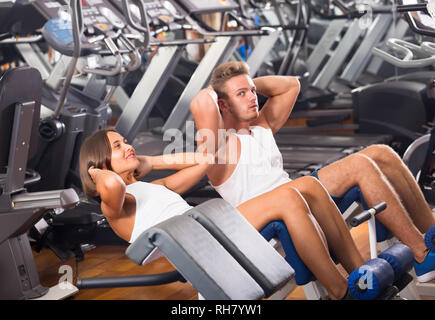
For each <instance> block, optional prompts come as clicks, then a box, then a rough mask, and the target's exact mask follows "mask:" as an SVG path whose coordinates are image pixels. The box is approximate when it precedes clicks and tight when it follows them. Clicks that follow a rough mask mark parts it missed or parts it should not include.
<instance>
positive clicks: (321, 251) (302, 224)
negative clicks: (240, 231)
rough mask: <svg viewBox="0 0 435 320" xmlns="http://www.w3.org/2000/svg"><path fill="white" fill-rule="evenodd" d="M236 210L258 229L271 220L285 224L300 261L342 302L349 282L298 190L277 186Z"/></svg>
mask: <svg viewBox="0 0 435 320" xmlns="http://www.w3.org/2000/svg"><path fill="white" fill-rule="evenodd" d="M237 209H238V210H239V211H240V212H241V213H242V215H243V216H244V217H245V218H246V219H247V220H248V221H249V223H251V224H252V225H253V226H254V227H255V228H256V229H257V230H261V229H263V228H264V227H265V226H266V225H267V224H268V223H269V222H271V221H274V220H282V221H284V223H285V225H286V227H287V229H288V232H289V233H290V235H291V237H292V241H293V243H294V245H295V248H296V251H297V252H298V254H299V256H300V258H301V259H302V261H303V262H304V263H305V264H306V266H307V267H308V268H309V269H310V271H311V272H312V273H313V274H314V275H315V277H316V278H317V279H318V280H319V281H320V283H322V285H323V286H324V287H325V289H326V290H327V291H328V293H329V296H330V297H331V298H332V299H339V298H342V297H343V296H344V295H345V293H346V290H347V281H346V279H345V278H344V277H343V275H342V274H341V273H340V271H339V270H338V268H337V266H336V265H335V263H334V262H333V261H332V259H331V257H330V255H329V252H328V248H327V244H326V241H325V239H324V235H323V232H322V230H321V228H320V226H319V225H318V224H317V222H316V220H315V219H314V217H313V216H312V215H311V212H310V209H309V208H308V206H307V203H306V202H305V200H304V199H303V198H302V196H301V194H300V193H299V192H298V191H297V190H295V189H293V188H290V187H287V186H284V187H278V188H276V189H274V190H272V191H269V192H266V193H264V194H262V195H260V196H258V197H255V198H253V199H251V200H249V201H246V202H244V203H243V204H241V205H240V206H238V207H237Z"/></svg>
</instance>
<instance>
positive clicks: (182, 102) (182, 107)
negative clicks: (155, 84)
mask: <svg viewBox="0 0 435 320" xmlns="http://www.w3.org/2000/svg"><path fill="white" fill-rule="evenodd" d="M238 42H239V38H238V37H221V38H218V39H217V41H216V42H215V43H213V45H212V46H211V47H210V49H209V50H208V51H207V53H206V55H205V56H204V58H202V60H201V62H200V64H199V66H198V67H197V68H196V70H195V72H194V73H193V74H192V77H191V78H190V81H189V82H188V83H187V85H186V88H185V89H184V91H183V93H182V94H181V97H180V99H179V100H178V102H177V104H176V105H175V107H174V109H173V110H172V112H171V114H170V115H169V118H168V120H167V121H166V122H165V124H164V125H163V127H162V132H165V131H166V130H168V129H179V130H182V131H183V126H184V125H185V123H186V120H187V119H188V117H189V114H190V110H189V108H190V102H191V101H192V99H193V98H194V97H195V95H196V94H197V93H198V91H200V90H201V89H203V88H205V87H206V86H207V84H208V82H209V80H210V77H211V73H212V71H213V70H214V68H216V67H217V66H218V65H219V64H221V63H223V62H226V61H228V60H229V59H230V57H231V55H232V54H233V52H234V51H235V49H236V47H237V44H238Z"/></svg>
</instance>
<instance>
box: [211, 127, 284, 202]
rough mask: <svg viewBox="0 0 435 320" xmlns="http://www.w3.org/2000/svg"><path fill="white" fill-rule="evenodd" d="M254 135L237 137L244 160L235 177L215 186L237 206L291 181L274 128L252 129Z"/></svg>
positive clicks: (227, 199)
mask: <svg viewBox="0 0 435 320" xmlns="http://www.w3.org/2000/svg"><path fill="white" fill-rule="evenodd" d="M250 130H251V134H250V135H249V134H236V136H237V137H238V139H239V141H240V146H241V150H240V158H239V162H238V163H237V166H236V168H235V169H234V172H233V173H232V175H231V176H230V177H229V178H228V179H227V180H226V181H225V182H224V183H222V184H220V185H218V186H213V185H212V186H213V187H214V188H215V189H216V191H217V192H218V193H219V194H220V195H221V197H222V198H223V199H224V200H226V201H227V202H228V203H230V204H231V205H233V206H234V207H237V206H239V205H240V204H242V203H243V202H246V201H248V200H249V199H252V198H254V197H256V196H258V195H260V194H263V193H265V192H267V191H270V190H272V189H275V188H276V187H278V186H280V185H282V184H284V183H287V182H289V181H291V179H290V177H289V175H288V173H287V172H285V171H284V168H283V160H282V154H281V152H280V151H279V149H278V146H277V145H276V141H275V138H274V137H273V133H272V130H271V129H265V128H263V127H261V126H253V127H250Z"/></svg>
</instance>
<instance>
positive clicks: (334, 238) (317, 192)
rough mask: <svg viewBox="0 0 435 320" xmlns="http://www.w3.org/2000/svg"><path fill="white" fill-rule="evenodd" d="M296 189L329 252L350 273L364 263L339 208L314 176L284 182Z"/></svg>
mask: <svg viewBox="0 0 435 320" xmlns="http://www.w3.org/2000/svg"><path fill="white" fill-rule="evenodd" d="M286 185H287V186H290V187H293V188H295V189H296V190H298V191H299V192H300V193H301V194H302V196H303V197H304V199H305V200H306V201H307V203H308V206H309V208H310V210H311V213H312V214H313V216H314V217H315V218H316V220H317V222H318V223H319V225H320V227H321V228H322V230H323V232H324V233H325V236H326V240H327V242H328V244H329V247H330V250H331V252H332V253H333V254H334V255H335V257H336V258H337V259H338V260H339V262H340V263H341V265H342V266H343V267H344V269H345V270H346V271H347V272H348V273H351V272H352V271H353V270H355V269H356V268H358V267H359V266H360V265H361V264H363V263H364V260H363V258H362V256H361V254H360V252H359V251H358V249H357V247H356V245H355V242H354V241H353V239H352V236H351V234H350V232H349V228H348V227H347V225H346V222H345V221H344V219H343V216H342V214H341V213H340V210H339V209H338V208H337V206H336V205H335V203H334V201H333V200H332V199H331V197H330V196H329V194H328V192H327V191H326V189H325V187H324V186H323V185H322V184H321V183H320V182H319V181H318V180H317V179H316V178H314V177H301V178H298V179H295V180H293V181H291V182H288V183H286Z"/></svg>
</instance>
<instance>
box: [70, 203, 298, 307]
mask: <svg viewBox="0 0 435 320" xmlns="http://www.w3.org/2000/svg"><path fill="white" fill-rule="evenodd" d="M155 248H158V249H159V250H160V251H161V252H162V253H163V254H164V255H165V256H166V258H167V259H168V260H169V261H170V262H171V263H172V264H173V265H174V266H175V268H176V269H177V271H178V272H179V273H180V274H181V275H182V277H183V278H184V279H186V280H187V281H189V283H191V284H192V286H194V287H195V288H196V289H197V290H198V292H199V293H200V295H201V296H202V297H203V298H205V299H210V300H227V299H243V300H254V299H262V298H268V297H270V296H271V295H272V294H274V293H275V292H277V291H279V290H280V289H281V288H283V287H284V286H286V285H287V286H288V284H289V283H291V284H293V286H294V285H295V283H294V271H293V269H292V268H291V267H290V266H289V265H288V263H287V262H286V261H285V260H284V258H283V257H282V256H281V255H280V254H279V253H278V252H277V251H276V250H275V249H274V248H273V247H272V246H271V245H270V244H269V243H268V242H267V241H266V240H265V239H264V238H263V237H262V236H261V235H260V234H259V233H258V231H257V230H255V229H254V228H253V227H252V226H251V225H250V224H249V223H248V222H247V221H246V220H245V219H244V218H243V217H242V216H241V214H240V213H239V212H238V211H237V210H236V209H234V208H233V207H231V206H230V205H229V204H228V203H226V202H225V201H224V200H222V199H212V200H210V201H207V202H204V203H202V204H200V205H198V206H196V207H195V208H193V209H191V210H189V211H187V212H186V213H184V214H183V215H180V216H175V217H172V218H170V219H168V220H165V221H163V222H162V223H160V224H157V225H155V226H154V227H152V228H150V229H148V230H146V231H144V232H143V233H142V234H141V235H140V236H139V237H138V238H137V239H136V241H135V242H134V243H132V244H131V245H130V246H129V247H128V248H127V251H126V254H127V256H128V257H129V258H130V259H132V260H133V261H134V262H135V263H137V264H143V262H144V261H146V258H147V257H148V256H149V255H150V254H151V253H152V252H153V251H154V250H155ZM154 276H155V275H154ZM143 279H144V278H143V277H141V280H143ZM89 281H90V282H88V279H79V280H78V281H77V286H78V287H79V288H90V287H93V288H95V287H102V286H103V287H104V282H106V281H109V282H110V281H111V278H101V279H99V282H100V285H97V284H96V281H97V279H91V280H89ZM89 283H92V284H91V285H88V284H89ZM112 283H113V282H112ZM142 283H143V282H142ZM129 285H132V284H131V282H130V284H129ZM138 285H140V284H138Z"/></svg>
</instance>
